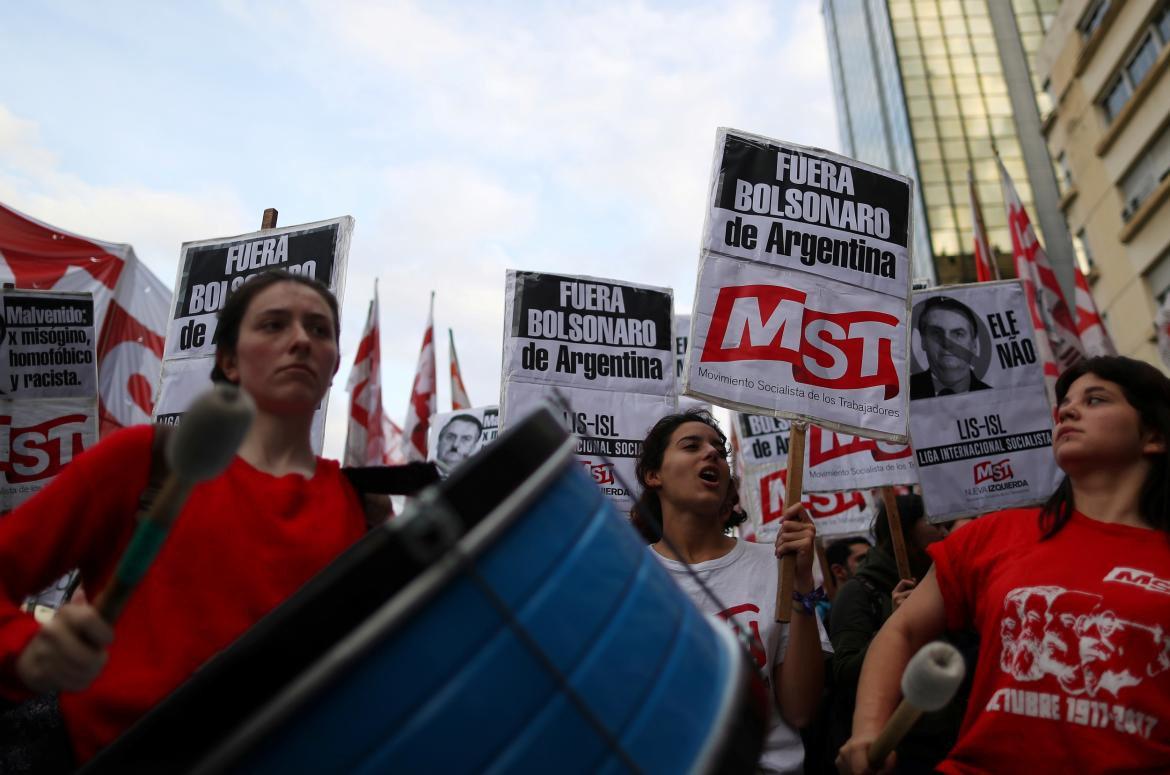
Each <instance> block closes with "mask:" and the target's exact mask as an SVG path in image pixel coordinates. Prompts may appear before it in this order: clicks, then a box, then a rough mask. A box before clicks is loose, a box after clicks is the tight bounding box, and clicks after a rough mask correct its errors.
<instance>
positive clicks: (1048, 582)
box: [928, 509, 1170, 773]
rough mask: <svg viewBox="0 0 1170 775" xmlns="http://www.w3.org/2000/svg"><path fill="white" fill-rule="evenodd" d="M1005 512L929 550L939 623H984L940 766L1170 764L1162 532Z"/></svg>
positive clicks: (1030, 768) (1065, 768)
mask: <svg viewBox="0 0 1170 775" xmlns="http://www.w3.org/2000/svg"><path fill="white" fill-rule="evenodd" d="M1040 536H1041V532H1040V528H1039V510H1038V509H1020V510H1014V511H1001V512H999V513H996V514H991V515H988V516H986V517H983V518H981V519H978V520H976V521H975V522H973V523H971V524H969V525H967V526H965V527H963V528H961V529H959V530H957V531H955V532H954V533H952V534H951V535H950V536H948V537H947V539H946V540H945V541H942V542H941V543H936V544H933V545H932V546H930V547H929V549H928V551H929V552H930V554H931V556H932V557H933V558H934V568H935V574H936V576H937V577H938V583H939V588H940V589H941V590H942V596H943V601H944V604H945V606H946V615H947V626H948V627H949V628H953V629H962V628H965V627H970V626H972V625H974V627H975V628H976V629H977V630H978V631H979V633H980V651H979V663H978V665H977V666H976V668H975V681H974V686H973V688H972V692H971V699H970V703H969V705H968V706H967V713H966V715H965V717H964V718H963V726H962V728H961V729H960V732H959V741H958V743H957V744H956V745H955V748H954V749H953V750H952V751H951V753H950V756H948V758H947V760H946V761H944V762H943V763H942V764H941V765H939V770H940V771H941V772H946V773H976V772H989V773H1002V772H1104V771H1109V772H1170V536H1167V535H1166V533H1164V532H1162V531H1158V530H1147V529H1142V528H1136V527H1129V526H1126V525H1114V524H1108V523H1105V522H1098V521H1097V520H1093V519H1090V518H1088V517H1086V516H1084V515H1082V514H1073V516H1072V518H1071V519H1070V520H1069V522H1068V523H1067V524H1065V526H1064V527H1063V528H1062V529H1061V530H1060V531H1059V532H1058V533H1057V534H1056V535H1055V536H1054V537H1052V538H1050V539H1048V540H1045V541H1041V540H1040Z"/></svg>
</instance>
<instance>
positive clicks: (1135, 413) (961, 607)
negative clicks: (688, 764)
mask: <svg viewBox="0 0 1170 775" xmlns="http://www.w3.org/2000/svg"><path fill="white" fill-rule="evenodd" d="M1056 395H1057V401H1058V403H1057V410H1056V433H1055V436H1054V439H1053V451H1054V454H1055V456H1056V462H1057V464H1058V465H1059V466H1060V468H1061V469H1062V470H1063V471H1064V472H1065V478H1064V481H1063V482H1062V483H1061V485H1060V486H1059V487H1058V488H1057V490H1056V492H1055V493H1054V494H1053V495H1052V497H1051V498H1050V499H1049V500H1048V502H1047V503H1046V504H1045V505H1044V507H1043V508H1041V509H1018V510H1012V511H1004V512H998V513H996V514H990V515H987V516H985V517H982V518H980V519H978V520H976V521H975V522H973V523H971V524H970V525H967V526H965V527H963V528H961V529H959V530H957V531H955V532H953V533H952V534H951V535H950V536H949V537H948V538H947V539H946V540H945V541H942V542H941V543H938V544H934V545H933V546H932V547H931V548H930V553H931V555H932V557H933V559H934V561H935V564H934V568H933V569H932V570H931V572H930V573H929V574H927V576H926V578H925V579H923V582H922V583H921V584H919V586H918V588H917V589H915V590H914V593H913V594H912V595H910V597H909V599H908V600H907V601H906V603H904V604H903V605H902V606H901V607H900V608H899V609H898V611H897V612H895V614H894V615H893V616H892V617H891V618H890V619H889V621H888V622H887V624H886V626H885V627H883V628H882V630H881V631H880V632H879V633H878V635H877V637H876V638H874V641H873V643H872V644H871V645H870V647H869V653H868V656H867V658H866V661H865V665H864V667H863V668H862V674H861V681H860V684H859V687H858V691H857V706H856V712H855V713H854V717H853V736H852V737H851V738H850V740H849V741H848V742H847V743H846V744H845V745H844V746H843V747H842V748H841V752H840V755H839V757H838V760H837V764H838V767H839V768H840V769H841V771H842V772H856V773H859V772H866V771H868V770H867V768H866V751H867V750H868V747H869V745H870V743H871V742H872V741H873V740H874V738H875V737H876V735H877V733H878V732H879V731H880V730H881V728H882V726H883V725H884V723H885V722H886V720H887V719H888V718H889V717H890V714H891V713H892V712H893V710H894V707H895V705H896V704H897V702H898V699H899V691H900V690H899V681H900V678H901V675H902V672H903V669H904V668H905V666H906V663H907V661H908V660H909V658H910V656H911V655H912V654H914V653H915V652H916V651H917V650H918V649H919V648H920V647H921V646H922V645H924V644H925V643H927V642H928V641H930V640H931V639H933V638H936V637H938V636H939V635H940V634H941V633H942V632H943V631H944V630H946V629H958V628H960V627H963V626H973V627H974V628H975V629H976V630H978V631H979V633H980V651H979V660H978V664H977V665H976V668H975V677H974V685H973V687H972V692H971V698H970V702H969V704H968V706H967V713H966V716H965V717H964V719H963V725H962V728H961V729H960V733H959V740H958V742H957V743H956V744H955V747H954V748H953V749H952V750H951V752H950V754H949V756H948V757H947V759H946V760H945V761H943V762H942V763H941V764H940V765H939V768H938V769H939V771H940V772H944V773H980V772H994V773H1003V772H1036V771H1039V772H1099V771H1110V772H1123V771H1124V772H1167V771H1170V579H1167V577H1168V576H1170V460H1168V456H1167V451H1166V445H1167V439H1170V379H1167V378H1166V377H1165V376H1164V375H1163V374H1162V373H1161V372H1159V371H1158V370H1157V369H1155V368H1154V367H1153V366H1150V365H1149V364H1146V363H1142V362H1140V361H1136V360H1132V359H1130V358H1121V357H1107V358H1093V359H1091V360H1088V361H1086V362H1083V363H1081V364H1078V365H1077V366H1074V367H1072V368H1070V369H1069V370H1068V371H1066V372H1065V373H1064V374H1063V375H1061V377H1060V379H1059V380H1058V381H1057V384H1056ZM894 765H895V762H894V756H893V755H891V756H890V758H889V759H888V760H887V761H886V762H885V766H884V768H883V771H891V770H892V769H893V767H894Z"/></svg>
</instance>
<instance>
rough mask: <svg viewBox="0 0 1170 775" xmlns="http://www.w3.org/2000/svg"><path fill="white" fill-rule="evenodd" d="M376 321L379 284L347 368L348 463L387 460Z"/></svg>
mask: <svg viewBox="0 0 1170 775" xmlns="http://www.w3.org/2000/svg"><path fill="white" fill-rule="evenodd" d="M380 340H381V335H380V327H379V325H378V286H377V284H375V285H374V299H373V301H371V302H370V311H369V314H367V315H366V327H365V328H364V329H362V338H361V341H360V342H359V343H358V350H357V355H356V356H354V359H353V368H352V369H351V370H350V372H349V384H348V385H347V386H346V387H347V388H348V389H349V427H348V429H347V431H346V435H345V458H344V465H347V466H379V465H383V464H384V463H385V462H386V442H385V437H384V434H383V430H382V423H383V413H382V378H381V374H382V346H381V343H380Z"/></svg>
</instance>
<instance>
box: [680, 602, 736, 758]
mask: <svg viewBox="0 0 1170 775" xmlns="http://www.w3.org/2000/svg"><path fill="white" fill-rule="evenodd" d="M703 618H704V619H706V620H707V623H708V624H710V625H711V628H712V629H713V630H715V633H716V640H718V641H720V642H721V643H722V646H723V647H724V648H726V650H727V653H728V659H729V660H730V661H731V666H730V667H731V669H730V670H728V675H727V681H726V683H725V684H724V687H723V695H722V696H721V697H720V698H719V708H718V710H717V711H716V712H715V715H714V716H713V718H712V721H711V729H712V730H713V732H712V734H710V735H708V736H707V739H706V740H705V741H704V742H703V746H702V747H701V748H700V749H699V751H698V753H697V754H696V755H695V763H694V766H693V767H691V772H692V773H709V772H717V771H718V770H719V769H720V767H721V765H722V764H723V762H722V757H721V755H722V754H723V748H724V738H726V737H727V735H728V734H729V733H730V731H731V722H732V721H733V720H734V719H735V716H736V709H737V707H738V701H739V699H740V695H741V694H742V693H743V691H744V686H745V678H746V677H747V676H746V675H745V671H747V670H750V669H751V667H750V666H749V664H748V661H747V658H748V657H747V653H746V652H745V651H744V650H743V646H741V645H740V643H739V641H738V640H737V639H736V637H735V633H734V632H732V629H731V626H730V625H728V624H727V623H726V622H724V621H723V620H720V619H718V618H717V617H716V616H715V615H711V616H709V617H703Z"/></svg>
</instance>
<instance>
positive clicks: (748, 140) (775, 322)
mask: <svg viewBox="0 0 1170 775" xmlns="http://www.w3.org/2000/svg"><path fill="white" fill-rule="evenodd" d="M911 192H912V187H911V181H910V179H909V178H906V177H905V176H902V175H897V174H895V173H892V172H888V171H885V170H881V169H879V168H877V167H873V166H871V165H868V164H863V163H861V162H858V161H855V160H852V159H847V158H845V157H842V156H838V155H836V154H832V153H829V152H827V151H821V150H818V149H812V148H805V147H802V146H797V145H792V144H789V143H780V142H777V141H773V140H768V139H766V138H762V137H757V136H753V135H747V134H744V133H741V132H736V131H734V130H727V129H720V130H719V132H718V135H717V140H716V153H715V164H714V168H713V170H712V178H711V188H710V200H709V208H708V212H707V217H706V224H705V227H704V231H703V234H704V238H703V246H702V253H701V257H700V267H699V280H698V290H697V292H696V294H695V302H694V310H693V313H692V321H691V322H692V330H691V346H692V347H693V348H694V349H693V353H692V355H691V357H690V359H689V362H688V367H687V373H686V391H685V392H686V394H688V395H691V396H695V397H698V398H703V399H708V400H711V401H713V402H715V403H718V404H721V405H723V406H728V407H731V408H735V409H739V410H742V411H746V412H752V413H756V414H768V415H772V416H776V417H788V418H791V419H800V420H808V421H812V422H816V423H817V424H819V425H822V426H825V427H828V428H832V429H834V430H838V431H842V432H847V433H857V434H861V435H864V436H867V437H871V438H881V439H887V440H892V441H900V442H904V441H905V440H906V437H907V406H906V402H907V399H906V391H905V363H906V348H907V334H908V332H907V325H906V323H907V317H908V298H909V293H910V273H911V269H910V255H909V240H908V237H909V229H910V220H909V219H910V202H911Z"/></svg>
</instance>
